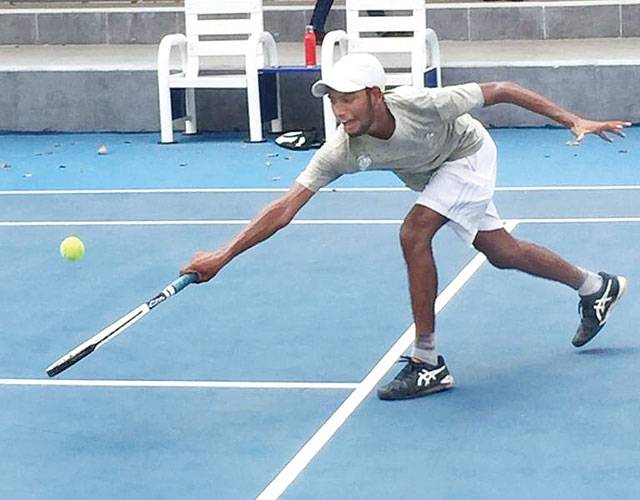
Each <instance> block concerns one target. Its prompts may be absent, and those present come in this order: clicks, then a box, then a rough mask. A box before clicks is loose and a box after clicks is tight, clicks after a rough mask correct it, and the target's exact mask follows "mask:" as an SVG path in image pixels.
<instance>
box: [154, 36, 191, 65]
mask: <svg viewBox="0 0 640 500" xmlns="http://www.w3.org/2000/svg"><path fill="white" fill-rule="evenodd" d="M173 47H178V48H179V50H180V65H181V67H182V71H185V70H186V67H187V37H186V36H184V35H183V34H182V33H174V34H172V35H165V36H163V37H162V40H160V46H159V47H158V73H159V74H160V73H162V74H166V75H168V74H169V62H170V58H171V49H172V48H173Z"/></svg>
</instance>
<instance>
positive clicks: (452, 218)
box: [416, 132, 503, 245]
mask: <svg viewBox="0 0 640 500" xmlns="http://www.w3.org/2000/svg"><path fill="white" fill-rule="evenodd" d="M497 163H498V162H497V150H496V145H495V143H494V142H493V139H492V138H491V136H490V135H489V134H488V133H487V132H485V135H484V141H483V143H482V147H481V148H480V149H479V150H478V151H477V152H476V153H474V154H472V155H470V156H467V157H465V158H461V159H459V160H454V161H448V162H445V163H443V164H442V166H441V167H440V168H439V169H438V170H437V171H436V173H435V174H433V177H431V179H430V180H429V183H428V184H427V186H426V187H425V188H424V191H422V193H420V195H419V196H418V199H417V200H416V204H417V205H422V206H425V207H428V208H431V209H432V210H435V211H436V212H438V213H439V214H442V215H444V216H445V217H446V218H447V219H449V222H448V223H447V225H448V226H449V227H451V228H452V229H453V230H454V231H455V233H456V234H457V235H458V236H460V238H462V239H463V240H464V241H465V242H466V243H468V244H469V245H471V244H472V243H473V240H474V239H475V237H476V233H477V232H478V231H492V230H494V229H501V228H502V227H503V224H502V220H500V216H499V215H498V211H497V209H496V207H495V205H494V204H493V192H494V190H495V185H496V169H497Z"/></svg>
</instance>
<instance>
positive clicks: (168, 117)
mask: <svg viewBox="0 0 640 500" xmlns="http://www.w3.org/2000/svg"><path fill="white" fill-rule="evenodd" d="M158 100H159V102H158V104H159V108H160V142H161V143H162V144H171V143H172V142H174V141H173V119H172V110H171V90H170V89H169V86H168V85H158Z"/></svg>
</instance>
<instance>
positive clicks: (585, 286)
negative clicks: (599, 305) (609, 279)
mask: <svg viewBox="0 0 640 500" xmlns="http://www.w3.org/2000/svg"><path fill="white" fill-rule="evenodd" d="M580 270H581V271H582V272H584V274H585V276H586V277H585V279H584V283H582V285H581V286H580V288H578V293H579V294H580V295H581V296H583V297H584V296H585V295H591V294H593V293H596V292H597V291H598V290H600V287H601V286H602V276H600V275H599V274H596V273H592V272H591V271H587V270H585V269H582V268H580Z"/></svg>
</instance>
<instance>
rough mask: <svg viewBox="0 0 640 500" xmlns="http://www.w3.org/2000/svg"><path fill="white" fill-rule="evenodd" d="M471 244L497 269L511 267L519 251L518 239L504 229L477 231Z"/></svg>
mask: <svg viewBox="0 0 640 500" xmlns="http://www.w3.org/2000/svg"><path fill="white" fill-rule="evenodd" d="M473 246H474V247H475V249H476V250H478V251H479V252H482V253H483V254H484V255H485V256H486V257H487V260H488V261H489V263H490V264H491V265H492V266H494V267H497V268H498V269H513V267H514V265H515V262H516V261H517V260H518V258H519V255H520V251H521V248H520V244H519V241H518V240H516V239H515V238H514V237H513V236H511V235H510V234H509V233H507V232H506V231H504V230H498V231H495V232H494V231H490V232H480V233H478V236H477V237H476V239H475V240H474V242H473Z"/></svg>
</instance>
